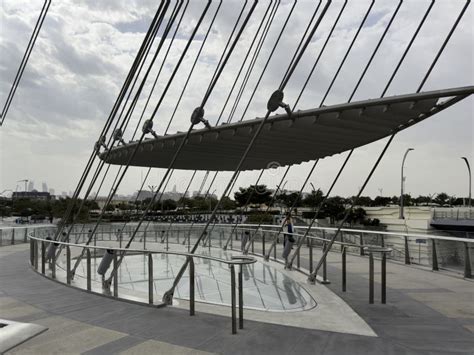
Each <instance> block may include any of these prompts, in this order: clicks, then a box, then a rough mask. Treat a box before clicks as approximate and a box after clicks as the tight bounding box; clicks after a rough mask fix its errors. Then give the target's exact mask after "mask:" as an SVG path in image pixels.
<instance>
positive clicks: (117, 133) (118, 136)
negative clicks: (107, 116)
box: [114, 128, 123, 141]
mask: <svg viewBox="0 0 474 355" xmlns="http://www.w3.org/2000/svg"><path fill="white" fill-rule="evenodd" d="M122 135H123V134H122V130H121V129H120V128H117V129H116V130H115V131H114V139H115V140H116V141H118V140H121V139H122Z"/></svg>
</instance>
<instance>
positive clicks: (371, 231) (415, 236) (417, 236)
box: [71, 222, 474, 243]
mask: <svg viewBox="0 0 474 355" xmlns="http://www.w3.org/2000/svg"><path fill="white" fill-rule="evenodd" d="M158 223H160V222H158ZM177 225H179V226H183V227H185V226H192V227H196V228H197V227H202V226H204V225H205V223H194V224H192V223H179V224H177ZM231 226H232V224H225V223H216V224H215V227H231ZM258 226H259V227H260V228H261V227H265V228H280V225H277V224H261V225H258V224H249V223H242V224H239V227H238V228H241V227H258ZM306 228H307V226H294V229H295V230H296V229H306ZM171 230H172V229H171ZM171 230H170V231H171ZM252 230H253V231H255V229H252ZM311 230H324V231H337V228H335V227H320V226H313V227H311ZM145 231H149V230H147V229H144V230H142V232H145ZM341 231H343V232H353V233H364V234H375V235H391V236H397V237H400V236H402V237H405V236H406V237H411V238H426V239H434V240H447V241H457V242H467V243H474V239H469V238H459V237H446V236H441V235H433V234H419V233H407V232H401V231H400V232H387V231H374V230H370V229H352V228H341ZM122 232H123V231H122ZM86 233H87V232H82V233H74V232H72V233H71V235H72V234H86ZM101 233H116V231H104V232H101ZM286 234H288V233H286ZM294 235H296V234H294Z"/></svg>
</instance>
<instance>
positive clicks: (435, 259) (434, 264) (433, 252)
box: [431, 239, 439, 271]
mask: <svg viewBox="0 0 474 355" xmlns="http://www.w3.org/2000/svg"><path fill="white" fill-rule="evenodd" d="M431 246H432V250H431V260H432V262H431V264H432V270H433V271H439V267H438V253H437V252H436V240H434V239H431Z"/></svg>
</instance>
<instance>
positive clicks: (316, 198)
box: [302, 189, 324, 208]
mask: <svg viewBox="0 0 474 355" xmlns="http://www.w3.org/2000/svg"><path fill="white" fill-rule="evenodd" d="M323 199H324V195H323V192H322V191H321V189H317V190H313V191H311V193H310V194H308V195H307V196H306V197H305V198H304V199H303V201H302V202H303V206H306V207H314V208H316V207H318V206H319V205H320V204H321V202H323Z"/></svg>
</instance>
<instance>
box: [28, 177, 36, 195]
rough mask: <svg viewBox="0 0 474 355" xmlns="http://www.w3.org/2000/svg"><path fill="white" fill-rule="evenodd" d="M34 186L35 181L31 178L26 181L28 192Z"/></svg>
mask: <svg viewBox="0 0 474 355" xmlns="http://www.w3.org/2000/svg"><path fill="white" fill-rule="evenodd" d="M34 188H35V182H34V181H33V180H30V181H29V182H28V192H31V191H33V189H34Z"/></svg>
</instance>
